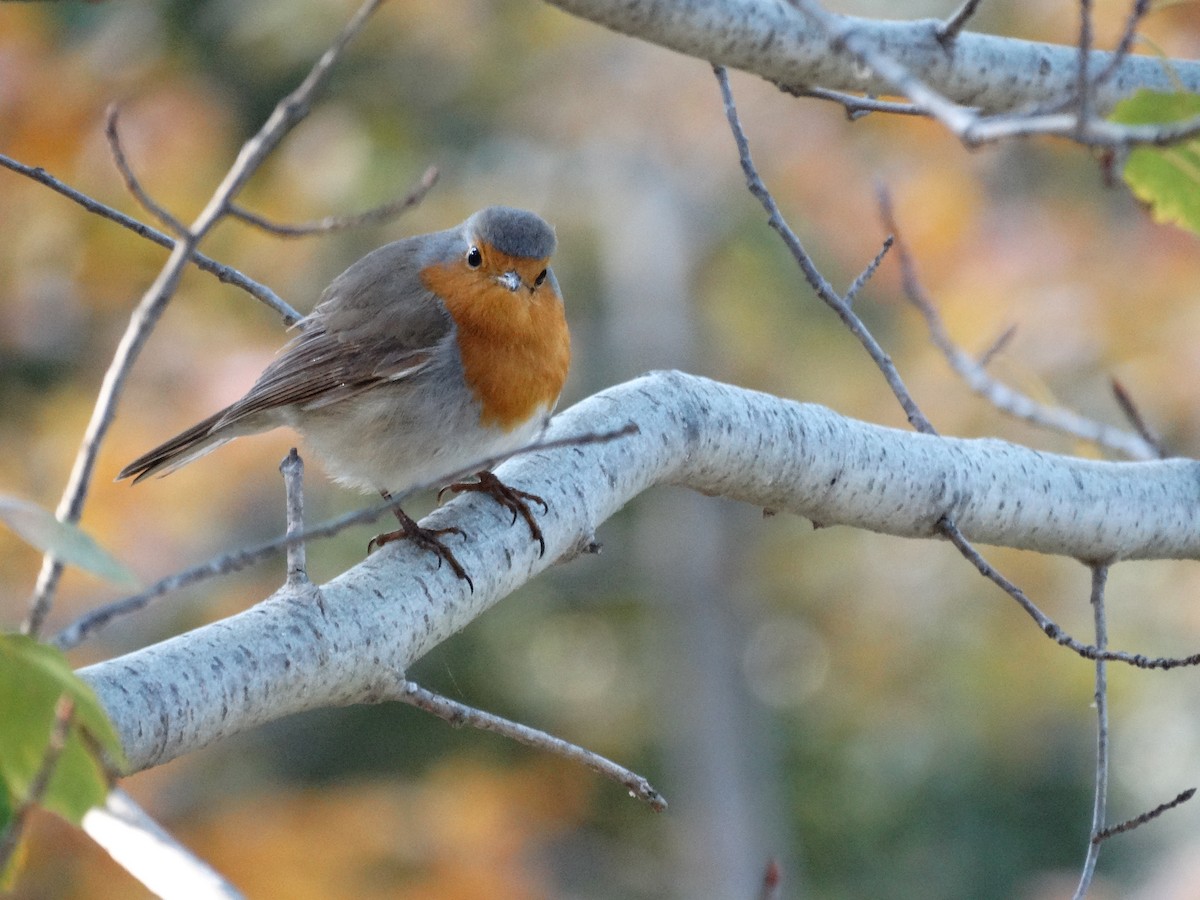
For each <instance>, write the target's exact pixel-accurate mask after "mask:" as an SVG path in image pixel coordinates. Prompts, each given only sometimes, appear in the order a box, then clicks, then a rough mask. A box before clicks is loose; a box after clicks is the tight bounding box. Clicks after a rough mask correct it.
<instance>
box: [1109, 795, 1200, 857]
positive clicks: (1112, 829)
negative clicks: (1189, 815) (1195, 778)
mask: <svg viewBox="0 0 1200 900" xmlns="http://www.w3.org/2000/svg"><path fill="white" fill-rule="evenodd" d="M1194 796H1196V789H1195V788H1188V789H1187V790H1186V791H1181V792H1180V793H1179V794H1178V795H1177V796H1176V797H1175V799H1174V800H1168V801H1167V802H1166V803H1160V804H1159V805H1158V806H1156V807H1154V809H1151V810H1149V811H1147V812H1144V813H1142V814H1141V815H1140V816H1134V817H1133V818H1132V819H1126V820H1125V821H1124V822H1121V823H1120V824H1119V825H1111V826H1109V827H1108V828H1105V829H1104V830H1102V831H1098V832H1096V833H1095V834H1094V835H1092V843H1094V844H1099V843H1101V842H1103V841H1107V840H1108V839H1109V838H1110V837H1114V836H1115V835H1118V834H1124V833H1125V832H1126V831H1133V829H1135V828H1138V827H1140V826H1142V825H1145V824H1146V823H1147V822H1150V821H1153V820H1154V819H1157V818H1158V817H1159V816H1161V815H1162V814H1163V813H1165V812H1169V811H1170V810H1172V809H1174V808H1175V807H1177V806H1179V805H1180V804H1183V803H1187V802H1188V801H1189V800H1191V799H1192V798H1193V797H1194Z"/></svg>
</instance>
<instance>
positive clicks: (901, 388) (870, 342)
mask: <svg viewBox="0 0 1200 900" xmlns="http://www.w3.org/2000/svg"><path fill="white" fill-rule="evenodd" d="M713 73H714V74H715V75H716V77H717V83H718V84H719V85H720V87H721V97H722V99H723V100H724V102H725V117H726V119H728V120H729V128H730V130H731V131H732V132H733V140H734V142H735V143H736V144H737V150H738V159H739V160H740V162H741V165H742V172H743V173H744V174H745V176H746V186H747V187H748V188H749V189H750V193H752V194H753V195H754V196H755V198H757V200H758V202H759V203H761V204H762V206H763V209H765V210H766V211H767V216H768V218H767V222H768V224H769V225H770V226H771V227H772V228H774V229H775V231H777V232H778V233H779V236H780V237H781V238H783V242H784V244H786V245H787V248H788V250H789V251H791V254H792V257H793V258H794V259H795V260H796V262H797V263H798V264H799V266H800V270H801V271H802V272H803V273H804V277H805V279H806V280H807V281H808V283H809V285H810V286H811V287H812V289H813V290H814V291H815V292H816V294H817V296H818V297H819V298H820V299H821V300H822V302H824V303H825V305H826V306H828V307H829V308H830V309H832V310H833V311H834V313H835V314H836V315H837V317H838V318H839V319H841V320H842V324H843V325H845V326H846V328H848V329H849V330H850V333H851V334H853V335H854V336H855V337H856V338H857V339H858V341H859V343H860V344H862V345H863V347H864V348H865V349H866V351H867V353H868V354H869V355H870V357H871V359H872V360H874V361H875V365H876V366H878V367H879V371H880V372H882V373H883V377H884V379H885V380H886V381H887V383H888V387H890V388H891V389H892V393H893V394H894V395H895V396H896V399H897V400H898V401H899V402H900V406H901V408H902V409H903V410H904V414H905V415H906V416H907V417H908V421H909V424H910V425H912V427H913V428H915V429H916V430H917V431H920V432H923V433H925V434H936V432H935V431H934V428H933V425H931V424H930V422H929V420H928V419H927V418H925V414H924V413H922V412H921V410H920V408H918V406H917V403H916V401H915V400H913V398H912V395H911V394H910V393H909V392H908V388H907V387H906V386H905V385H904V380H903V379H902V378H901V377H900V373H899V372H897V371H896V365H895V363H893V362H892V358H891V357H890V356H888V354H887V353H886V352H885V351H884V349H883V348H882V347H880V346H879V342H878V341H876V340H875V336H874V335H872V334H871V332H870V331H869V330H868V329H867V327H866V325H864V324H863V322H862V320H861V319H860V318H859V317H858V316H856V315H855V314H854V311H853V310H852V309H851V308H850V306H849V304H848V303H847V302H846V300H845V299H843V298H842V297H840V296H838V293H837V291H835V290H834V289H833V287H832V286H831V285H830V284H829V282H828V281H826V280H825V277H824V276H823V275H822V274H821V273H820V271H819V270H818V269H817V267H816V264H815V263H814V262H813V260H812V257H810V256H809V255H808V251H806V250H805V249H804V245H803V244H801V243H800V239H799V238H798V237H796V233H795V232H794V231H792V229H791V227H790V226H789V225H788V223H787V221H786V220H785V219H784V218H783V214H782V213H781V212H780V211H779V205H778V204H777V203H776V202H775V198H774V197H772V196H771V192H770V191H768V190H767V187H766V185H765V184H763V180H762V178H761V177H759V174H758V170H757V169H755V167H754V161H753V159H751V157H750V143H749V141H747V139H746V133H745V132H744V131H743V130H742V123H741V121H740V120H739V119H738V112H737V106H736V105H735V104H734V102H733V91H732V89H731V88H730V87H729V75H728V73H726V71H725V68H724V67H723V66H713ZM885 249H886V248H885ZM877 265H878V261H876V262H874V263H872V265H871V266H868V270H869V271H874V267H875V266H877ZM856 284H857V280H856Z"/></svg>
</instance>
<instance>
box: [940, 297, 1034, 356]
mask: <svg viewBox="0 0 1200 900" xmlns="http://www.w3.org/2000/svg"><path fill="white" fill-rule="evenodd" d="M934 312H935V313H936V312H937V310H936V309H935V310H934ZM1016 336H1017V326H1016V325H1009V326H1008V327H1007V328H1005V329H1004V330H1003V331H1002V332H1000V336H999V337H997V338H996V339H995V340H994V341H992V343H991V345H990V346H989V347H988V348H987V349H986V350H984V351H983V352H982V353H980V354H979V358H978V359H976V360H975V365H977V366H978V367H979V368H981V369H986V368H987V367H988V364H989V363H990V362H991V361H992V360H993V359H995V358H996V357H997V356H999V355H1000V354H1001V353H1003V352H1004V351H1005V350H1006V349H1008V345H1009V344H1011V343H1012V339H1013V338H1014V337H1016Z"/></svg>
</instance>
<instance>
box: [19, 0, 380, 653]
mask: <svg viewBox="0 0 1200 900" xmlns="http://www.w3.org/2000/svg"><path fill="white" fill-rule="evenodd" d="M381 2H383V0H365V2H364V3H363V5H362V6H360V7H359V9H358V11H357V12H356V13H355V14H354V16H353V17H352V18H351V19H350V21H349V23H347V25H346V26H345V28H343V29H342V31H341V33H340V34H339V35H338V36H337V38H336V39H335V40H334V42H333V44H332V45H331V46H330V48H329V49H328V50H326V51H325V52H324V53H323V54H322V55H321V58H320V59H319V60H317V62H316V64H315V65H314V66H313V67H312V69H310V70H309V73H308V75H307V76H305V78H304V80H303V81H302V82H301V83H300V86H299V87H297V88H296V89H295V90H294V91H292V92H291V93H290V94H288V95H287V96H286V97H284V98H283V99H282V100H280V101H279V103H278V104H276V106H275V109H274V110H273V111H272V112H271V115H270V116H268V118H267V121H266V122H265V123H264V124H263V126H262V128H260V129H259V130H258V132H257V133H256V134H255V135H254V136H253V137H252V138H250V140H248V141H247V142H246V143H245V144H243V145H242V149H241V151H240V152H239V153H238V156H237V159H236V160H235V161H234V163H233V165H232V166H230V168H229V171H228V172H227V173H226V175H225V178H224V179H223V180H222V181H221V184H220V185H218V187H217V189H216V190H215V191H214V192H213V195H212V197H211V198H210V199H209V201H208V204H207V205H206V206H205V207H204V209H203V210H202V211H201V212H200V215H199V216H197V217H196V220H195V221H194V222H193V223H192V225H191V227H190V228H188V229H187V230H186V231H185V232H184V234H183V236H182V238H181V239H180V240H179V241H178V242H177V243H176V245H175V247H174V249H173V250H172V251H171V256H170V257H169V258H168V259H167V261H166V263H165V264H164V266H163V268H162V270H161V271H160V272H159V274H158V277H157V278H155V280H154V283H153V284H152V285H151V286H150V288H149V289H148V290H147V291H146V293H145V294H143V295H142V299H141V300H140V301H139V303H138V305H137V308H136V309H135V310H134V312H133V315H132V316H131V317H130V320H129V325H128V326H127V327H126V329H125V334H124V335H123V336H122V337H121V341H120V343H119V344H118V346H117V350H116V353H115V354H114V355H113V359H112V362H111V363H110V364H109V367H108V370H107V371H106V372H105V373H104V381H103V383H102V384H101V387H100V394H99V396H98V397H97V398H96V405H95V407H94V408H93V410H92V417H91V420H90V421H89V422H88V426H87V430H86V431H85V433H84V438H83V443H82V445H81V446H80V448H79V452H78V454H77V455H76V457H75V464H74V466H73V467H72V469H71V475H70V477H69V478H68V481H67V487H66V490H65V491H64V492H63V496H62V500H61V501H60V502H59V505H58V508H57V509H56V510H55V515H56V516H57V517H58V518H59V519H60V520H61V521H64V522H77V521H78V520H79V516H80V514H81V513H82V512H83V505H84V501H85V500H86V499H87V493H88V487H89V485H90V484H91V480H92V475H93V472H94V471H95V465H96V458H97V456H98V455H99V452H100V445H101V443H102V442H103V441H104V437H105V436H106V435H107V433H108V429H109V426H110V424H111V423H112V419H113V416H114V414H115V413H116V406H117V402H118V401H119V399H120V396H121V393H122V391H123V390H124V387H125V379H126V378H127V377H128V375H129V371H130V369H131V368H132V367H133V362H134V360H136V359H137V357H138V354H139V353H140V352H141V349H142V346H143V345H144V344H145V343H146V340H147V339H148V338H149V337H150V333H151V332H152V331H153V329H154V326H155V324H156V323H157V322H158V319H159V317H160V316H161V315H162V313H163V310H164V309H165V308H166V305H167V302H168V301H169V300H170V298H171V297H172V296H173V295H174V293H175V288H176V286H177V285H178V283H179V279H180V277H181V276H182V273H183V270H184V268H185V267H186V266H187V264H188V262H189V260H190V259H191V257H192V254H193V253H194V252H195V249H196V246H197V244H198V243H199V242H200V240H201V239H202V238H203V237H204V236H205V235H206V234H207V233H208V232H209V230H211V229H212V227H213V226H214V225H215V224H216V223H217V222H218V221H220V219H221V218H222V217H223V216H224V215H226V214H227V212H228V206H229V203H230V202H231V201H232V200H233V198H234V197H235V196H236V195H237V193H238V191H240V190H241V189H242V188H243V187H244V186H245V184H246V182H247V181H249V179H250V177H251V176H252V175H253V174H254V173H255V172H256V171H257V170H258V167H259V166H260V165H261V164H262V162H263V160H265V159H266V157H267V155H268V154H269V153H271V151H272V150H274V148H275V147H276V146H277V145H278V144H279V142H280V141H281V140H283V137H284V135H286V134H287V133H288V132H289V131H290V130H291V129H292V128H293V127H294V126H295V125H296V124H297V123H298V122H299V121H301V119H303V118H304V117H305V116H306V115H307V114H308V110H309V109H310V107H311V104H312V101H313V97H314V95H315V94H316V92H317V90H318V89H319V88H321V87H322V86H323V85H324V84H325V82H326V80H327V79H328V78H329V73H330V70H331V69H332V67H333V65H334V63H336V62H337V60H338V58H339V57H340V56H341V54H342V52H343V51H344V50H345V48H346V45H347V44H348V43H349V41H350V40H351V38H353V37H354V36H355V35H356V34H357V33H358V32H359V31H360V30H362V28H363V26H364V25H365V24H366V22H367V19H368V17H369V16H370V15H371V13H373V12H374V11H375V9H376V8H377V7H378V6H379V4H380V3H381ZM62 570H63V565H62V563H61V562H60V561H59V560H58V559H57V558H56V557H55V556H54V555H53V554H52V553H48V554H46V556H45V557H43V559H42V569H41V571H40V572H39V573H38V580H37V585H36V586H35V588H34V592H33V597H32V598H31V600H30V603H29V614H28V615H27V617H26V619H25V622H24V623H22V626H21V630H22V631H23V632H24V633H25V634H30V635H37V634H38V633H39V632H40V631H41V628H42V624H43V623H44V621H45V619H46V616H47V614H48V613H49V611H50V606H51V604H52V603H53V598H54V593H55V591H56V589H57V587H58V581H59V578H60V577H61V576H62Z"/></svg>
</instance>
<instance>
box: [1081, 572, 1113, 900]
mask: <svg viewBox="0 0 1200 900" xmlns="http://www.w3.org/2000/svg"><path fill="white" fill-rule="evenodd" d="M1107 582H1108V566H1093V567H1092V597H1091V600H1092V618H1093V620H1094V621H1095V623H1096V647H1097V649H1099V650H1104V649H1106V648H1107V647H1108V622H1107V617H1106V616H1105V612H1104V588H1105V585H1106V584H1107ZM1106 670H1107V663H1106V662H1105V661H1104V660H1103V659H1098V660H1096V692H1095V697H1096V788H1095V797H1094V800H1093V804H1092V835H1093V836H1095V835H1097V834H1100V832H1101V831H1103V830H1104V818H1105V816H1106V815H1107V813H1106V812H1105V809H1106V807H1107V803H1108V768H1109V761H1108V751H1109V743H1108V675H1107V671H1106ZM1099 856H1100V842H1099V841H1096V840H1089V841H1088V847H1087V854H1086V856H1085V857H1084V861H1083V871H1082V872H1081V873H1080V876H1079V886H1078V887H1076V888H1075V896H1074V900H1083V898H1084V897H1085V896H1086V895H1087V892H1088V888H1089V887H1091V884H1092V878H1093V876H1094V875H1095V874H1096V861H1097V859H1099Z"/></svg>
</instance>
